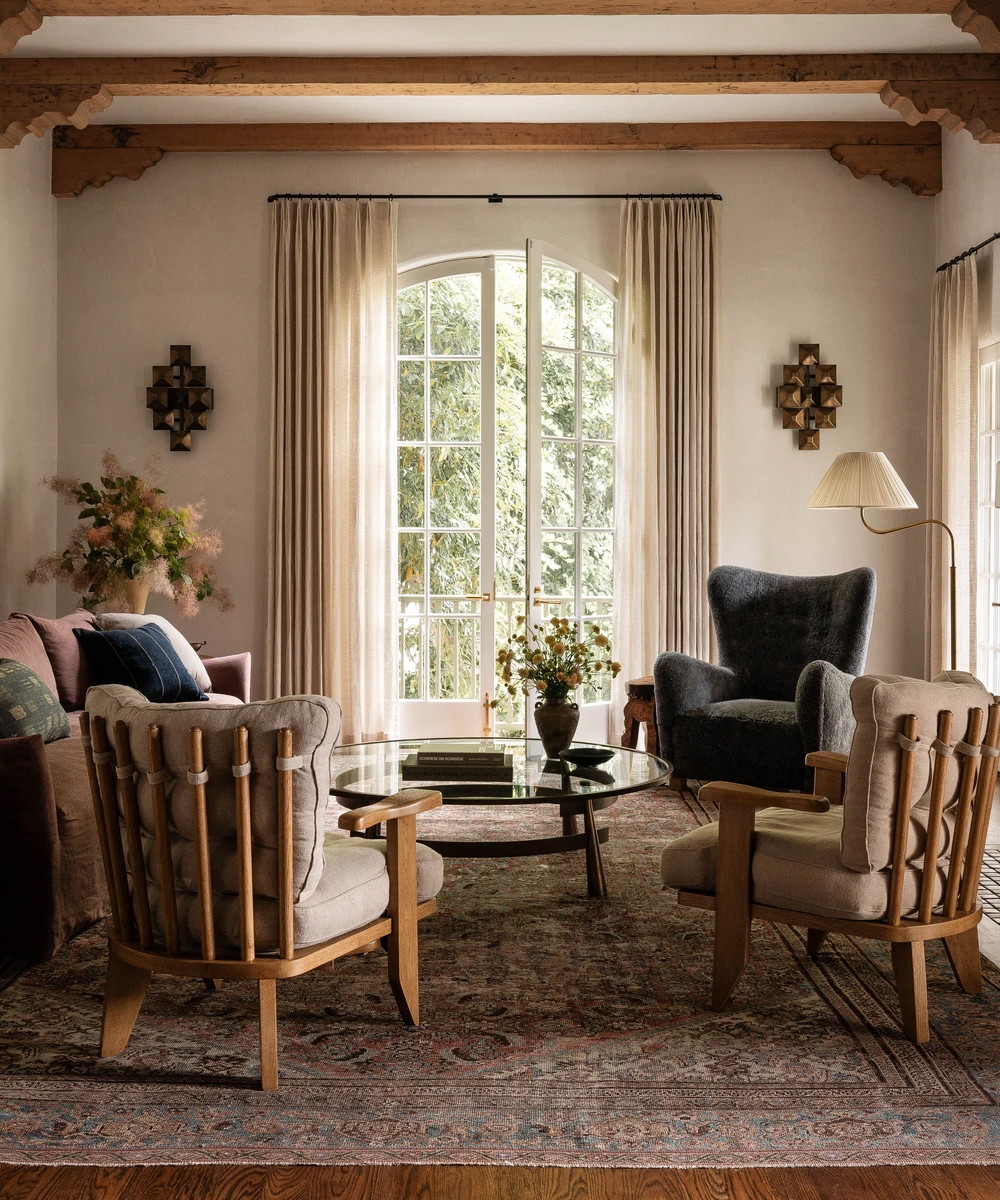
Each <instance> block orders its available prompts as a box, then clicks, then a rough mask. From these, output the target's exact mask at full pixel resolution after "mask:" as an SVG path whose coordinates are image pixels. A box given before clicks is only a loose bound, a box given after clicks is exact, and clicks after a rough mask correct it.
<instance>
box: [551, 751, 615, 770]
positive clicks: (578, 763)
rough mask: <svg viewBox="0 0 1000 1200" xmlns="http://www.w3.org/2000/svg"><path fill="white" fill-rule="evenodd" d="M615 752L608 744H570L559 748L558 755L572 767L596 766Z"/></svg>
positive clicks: (611, 756) (612, 756)
mask: <svg viewBox="0 0 1000 1200" xmlns="http://www.w3.org/2000/svg"><path fill="white" fill-rule="evenodd" d="M614 756H615V752H614V750H612V749H610V748H609V747H608V746H570V748H569V749H568V750H561V751H560V752H559V757H560V758H561V759H564V760H565V761H566V762H568V763H570V764H572V766H574V767H584V768H586V767H597V766H600V764H601V763H605V762H607V761H608V759H609V758H614Z"/></svg>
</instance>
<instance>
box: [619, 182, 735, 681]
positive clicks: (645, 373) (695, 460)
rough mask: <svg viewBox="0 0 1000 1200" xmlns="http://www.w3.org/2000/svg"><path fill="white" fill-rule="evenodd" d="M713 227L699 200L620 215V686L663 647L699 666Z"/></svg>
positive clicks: (708, 539) (710, 519) (642, 205)
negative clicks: (695, 659)
mask: <svg viewBox="0 0 1000 1200" xmlns="http://www.w3.org/2000/svg"><path fill="white" fill-rule="evenodd" d="M718 262H719V231H718V213H717V210H716V203H715V202H714V201H712V200H707V199H678V200H626V201H625V202H624V203H623V204H622V210H621V232H620V268H619V306H618V332H617V337H618V371H617V393H618V394H617V414H618V416H617V420H618V431H617V438H618V447H619V449H618V458H617V472H616V476H617V478H616V491H615V511H616V538H615V614H616V616H615V640H614V646H615V653H616V656H618V657H619V659H620V661H621V662H622V666H623V672H622V676H621V679H622V680H624V679H628V678H632V677H635V676H641V675H649V674H650V673H651V672H652V669H653V660H654V659H655V658H656V656H657V655H658V654H660V653H662V652H663V651H664V650H679V651H682V652H683V653H686V654H693V655H696V656H697V657H699V658H704V659H708V658H709V657H710V656H711V654H712V651H713V646H714V636H713V632H712V623H711V617H710V615H709V610H708V602H707V598H706V592H705V582H706V578H707V576H708V572H709V571H710V570H711V568H712V567H713V566H714V565H715V560H716V543H717V528H718V487H717V478H716V476H717V467H716V460H717V452H718V434H717V416H716V405H717V395H716V392H717V369H716V358H717V341H718V326H719V284H718Z"/></svg>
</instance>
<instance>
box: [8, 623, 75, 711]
mask: <svg viewBox="0 0 1000 1200" xmlns="http://www.w3.org/2000/svg"><path fill="white" fill-rule="evenodd" d="M70 636H72V634H71V635H70ZM0 658H12V659H14V660H15V662H19V663H24V665H25V666H26V667H30V668H31V670H32V671H34V672H35V674H36V675H37V676H38V678H39V679H40V680H41V681H42V683H44V684H45V686H46V687H47V688H48V689H49V691H50V692H54V693H55V692H57V689H56V677H55V675H54V674H53V673H52V665H51V664H50V662H49V656H48V655H47V654H46V653H45V646H44V645H43V644H42V639H41V638H40V637H39V636H38V631H37V630H36V629H35V627H34V625H32V623H31V621H30V620H29V618H28V617H26V616H25V615H24V614H23V613H11V615H10V616H9V617H8V618H7V620H6V621H0Z"/></svg>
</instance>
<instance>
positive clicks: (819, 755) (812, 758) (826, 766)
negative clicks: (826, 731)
mask: <svg viewBox="0 0 1000 1200" xmlns="http://www.w3.org/2000/svg"><path fill="white" fill-rule="evenodd" d="M848 757H849V755H847V754H838V753H837V752H836V751H835V750H813V752H812V753H811V754H807V755H806V766H807V767H816V768H817V769H818V770H820V771H836V772H837V774H838V775H843V774H844V772H845V771H846V770H847V760H848Z"/></svg>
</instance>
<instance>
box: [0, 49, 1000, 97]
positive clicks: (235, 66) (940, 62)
mask: <svg viewBox="0 0 1000 1200" xmlns="http://www.w3.org/2000/svg"><path fill="white" fill-rule="evenodd" d="M997 78H1000V55H996V54H958V53H943V54H683V55H670V54H650V55H635V54H632V55H625V54H618V55H592V54H579V55H552V54H542V55H499V56H491V55H428V56H426V57H420V56H415V57H404V56H399V55H397V56H392V57H362V56H344V57H339V56H327V57H322V58H321V57H307V56H288V57H280V58H278V57H268V56H253V55H237V56H229V57H223V56H214V57H210V56H200V57H199V56H190V57H183V58H181V57H165V58H9V59H6V60H5V61H4V62H2V63H0V85H3V86H7V87H54V86H61V85H64V84H73V85H77V86H78V85H80V84H82V83H86V82H90V81H91V80H95V79H96V80H100V81H101V83H102V84H103V85H105V86H107V87H110V88H111V89H112V90H113V92H114V94H115V95H120V96H190V95H206V94H215V95H221V96H225V95H233V96H239V95H257V96H266V95H296V96H309V95H314V96H323V95H327V96H336V95H340V96H372V95H378V96H385V95H404V96H405V95H410V96H431V95H442V96H463V95H464V96H467V95H477V94H489V95H533V96H551V95H580V96H584V95H605V96H607V95H643V94H645V95H654V94H672V95H678V94H706V95H710V94H717V93H720V92H756V93H760V92H794V93H810V92H816V93H824V92H836V93H843V92H876V91H878V90H879V88H881V87H882V85H883V84H884V83H886V82H887V81H888V80H890V79H906V80H923V79H941V80H954V81H956V82H963V81H973V80H980V79H997Z"/></svg>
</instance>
